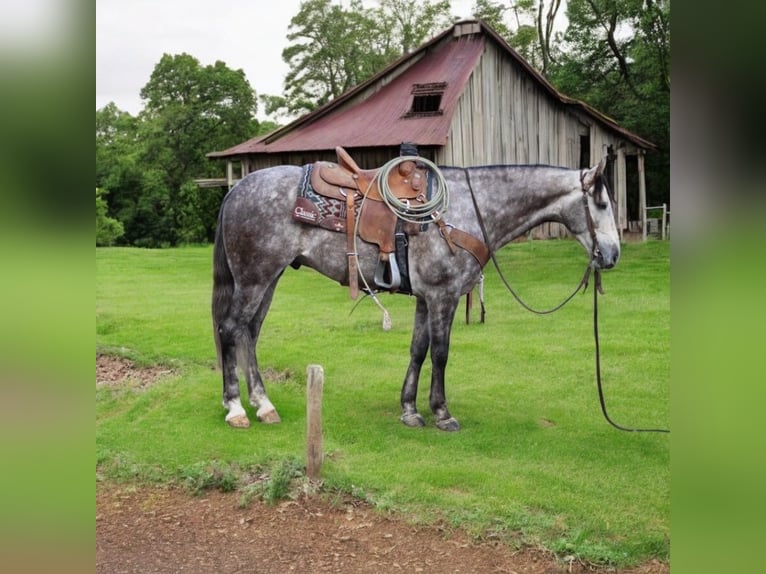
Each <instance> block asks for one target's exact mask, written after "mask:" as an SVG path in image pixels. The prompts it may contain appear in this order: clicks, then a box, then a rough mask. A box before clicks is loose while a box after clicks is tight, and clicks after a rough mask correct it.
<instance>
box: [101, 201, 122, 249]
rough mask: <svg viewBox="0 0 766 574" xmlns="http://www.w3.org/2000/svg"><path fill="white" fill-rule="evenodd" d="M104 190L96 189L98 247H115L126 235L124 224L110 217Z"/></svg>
mask: <svg viewBox="0 0 766 574" xmlns="http://www.w3.org/2000/svg"><path fill="white" fill-rule="evenodd" d="M104 195H105V193H104V192H103V190H101V189H99V188H96V245H104V246H106V245H114V243H115V241H117V239H119V238H120V236H121V235H122V234H123V233H125V230H124V228H123V226H122V223H120V222H119V221H117V220H116V219H114V218H112V217H109V216H108V215H107V214H106V213H107V203H106V198H105V197H104Z"/></svg>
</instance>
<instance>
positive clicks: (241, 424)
mask: <svg viewBox="0 0 766 574" xmlns="http://www.w3.org/2000/svg"><path fill="white" fill-rule="evenodd" d="M226 422H227V423H229V426H230V427H232V428H235V429H247V428H250V419H248V418H247V415H235V416H233V417H231V418H227V419H226Z"/></svg>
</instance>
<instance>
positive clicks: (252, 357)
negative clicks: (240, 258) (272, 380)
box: [240, 274, 281, 424]
mask: <svg viewBox="0 0 766 574" xmlns="http://www.w3.org/2000/svg"><path fill="white" fill-rule="evenodd" d="M280 277H281V274H280ZM278 282H279V277H277V278H276V279H275V280H274V281H273V282H272V284H271V285H269V287H268V288H267V289H266V292H265V293H264V294H263V299H262V301H261V304H260V306H259V307H258V310H257V311H256V312H255V315H254V316H253V319H252V320H251V321H250V325H249V334H250V341H251V343H250V347H249V349H250V352H249V354H248V356H247V357H246V358H244V361H241V362H240V364H244V367H243V371H244V373H245V380H246V381H247V391H248V394H249V397H250V404H251V405H252V406H254V407H255V408H256V409H258V410H257V412H256V416H257V417H258V420H259V421H261V422H264V423H269V424H273V423H278V422H280V418H279V414H278V413H277V410H276V409H275V408H274V405H273V404H271V401H270V400H269V397H268V396H267V395H266V388H265V387H264V385H263V378H262V377H261V373H260V371H259V369H258V351H257V345H258V336H259V335H260V333H261V325H263V321H264V319H265V318H266V313H268V311H269V307H270V306H271V300H272V299H273V298H274V291H275V289H276V287H277V283H278Z"/></svg>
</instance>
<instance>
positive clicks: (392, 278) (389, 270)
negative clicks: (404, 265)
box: [374, 253, 402, 291]
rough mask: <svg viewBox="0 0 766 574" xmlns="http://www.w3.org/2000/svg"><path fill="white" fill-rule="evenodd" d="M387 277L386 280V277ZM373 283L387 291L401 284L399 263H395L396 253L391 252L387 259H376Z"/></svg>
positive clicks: (393, 289) (395, 288) (397, 287)
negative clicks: (376, 265) (376, 264)
mask: <svg viewBox="0 0 766 574" xmlns="http://www.w3.org/2000/svg"><path fill="white" fill-rule="evenodd" d="M387 277H388V280H386V278H387ZM374 280H375V285H377V286H378V287H380V288H382V289H387V290H388V291H396V290H397V289H399V286H400V285H401V284H402V276H401V275H400V273H399V265H398V264H397V263H396V255H395V254H393V253H392V254H391V256H390V257H389V258H388V259H387V260H384V259H378V267H377V268H376V269H375V276H374Z"/></svg>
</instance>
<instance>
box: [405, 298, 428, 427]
mask: <svg viewBox="0 0 766 574" xmlns="http://www.w3.org/2000/svg"><path fill="white" fill-rule="evenodd" d="M429 340H430V334H429V328H428V308H427V307H426V303H425V301H424V300H423V299H420V298H418V299H417V304H416V306H415V325H414V327H413V329H412V342H411V343H410V364H409V366H408V367H407V374H406V375H405V376H404V384H403V385H402V398H401V403H402V416H401V418H400V420H401V421H402V422H403V423H404V424H406V425H407V426H410V427H422V426H425V424H426V422H425V421H424V420H423V417H422V416H420V413H419V412H418V408H417V404H416V402H417V398H418V380H419V379H420V369H421V368H422V367H423V361H425V359H426V354H427V353H428V345H429Z"/></svg>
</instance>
